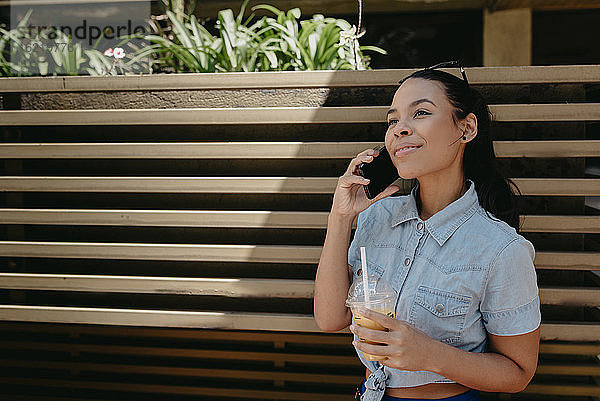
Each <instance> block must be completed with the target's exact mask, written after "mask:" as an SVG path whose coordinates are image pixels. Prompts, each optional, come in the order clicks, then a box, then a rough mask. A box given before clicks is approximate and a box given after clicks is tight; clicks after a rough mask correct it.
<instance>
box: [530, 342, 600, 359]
mask: <svg viewBox="0 0 600 401" xmlns="http://www.w3.org/2000/svg"><path fill="white" fill-rule="evenodd" d="M540 353H542V354H556V355H587V356H597V355H599V354H600V342H598V341H595V342H594V343H580V344H575V343H554V342H542V343H541V344H540Z"/></svg>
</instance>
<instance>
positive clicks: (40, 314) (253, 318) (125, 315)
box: [0, 305, 600, 341]
mask: <svg viewBox="0 0 600 401" xmlns="http://www.w3.org/2000/svg"><path fill="white" fill-rule="evenodd" d="M0 320H8V321H19V322H49V323H77V324H82V323H83V324H110V325H122V326H152V327H193V328H207V329H225V330H231V329H236V330H275V331H304V332H321V330H320V329H319V328H318V326H317V325H316V323H315V321H314V317H313V316H312V315H301V314H276V313H239V312H196V311H166V310H148V309H145V310H144V309H115V308H79V307H66V306H29V305H0ZM336 333H350V331H349V329H348V328H345V329H343V330H340V331H337V332H336ZM540 335H541V338H542V339H543V340H561V341H597V340H598V338H600V324H598V323H543V324H542V326H541V334H540Z"/></svg>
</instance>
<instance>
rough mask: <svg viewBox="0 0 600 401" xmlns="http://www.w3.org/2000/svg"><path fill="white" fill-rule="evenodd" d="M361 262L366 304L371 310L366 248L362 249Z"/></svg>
mask: <svg viewBox="0 0 600 401" xmlns="http://www.w3.org/2000/svg"><path fill="white" fill-rule="evenodd" d="M360 261H361V263H362V272H363V274H362V278H363V288H364V292H365V304H366V306H367V308H369V302H370V301H369V271H368V270H367V250H366V249H365V247H364V246H361V247H360Z"/></svg>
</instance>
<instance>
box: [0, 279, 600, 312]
mask: <svg viewBox="0 0 600 401" xmlns="http://www.w3.org/2000/svg"><path fill="white" fill-rule="evenodd" d="M0 288H4V289H22V290H24V289H29V290H54V291H93V292H133V293H147V294H181V295H218V296H228V297H263V298H277V297H281V298H312V297H313V295H314V294H313V290H314V281H313V280H291V279H253V278H241V279H239V278H236V279H219V278H181V277H137V276H108V275H84V274H45V273H44V274H38V273H0ZM540 297H541V301H542V303H543V304H549V305H578V306H592V307H594V306H600V288H594V287H542V288H540Z"/></svg>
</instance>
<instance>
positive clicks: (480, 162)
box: [400, 69, 522, 233]
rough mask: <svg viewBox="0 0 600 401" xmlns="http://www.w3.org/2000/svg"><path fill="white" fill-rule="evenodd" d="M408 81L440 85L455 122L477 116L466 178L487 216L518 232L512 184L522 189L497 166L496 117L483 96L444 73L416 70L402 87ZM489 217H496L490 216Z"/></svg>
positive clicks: (468, 150) (465, 165)
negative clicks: (475, 133) (413, 80)
mask: <svg viewBox="0 0 600 401" xmlns="http://www.w3.org/2000/svg"><path fill="white" fill-rule="evenodd" d="M408 78H422V79H428V80H431V81H438V82H440V83H441V84H442V86H443V87H444V89H445V92H446V96H447V97H448V100H449V101H450V104H452V106H453V107H454V112H453V113H452V120H453V121H454V123H455V124H456V123H457V122H458V120H462V119H463V118H465V117H466V116H467V115H468V114H469V113H473V114H475V116H477V135H476V136H475V138H473V139H472V140H471V141H469V142H467V144H466V147H465V152H464V155H463V168H464V175H465V178H470V179H471V180H473V182H474V183H475V190H476V192H477V196H478V198H479V204H480V205H481V207H483V208H484V209H485V211H486V213H487V214H488V216H489V213H492V214H493V215H494V216H495V217H496V218H498V219H501V220H503V221H505V222H506V223H508V224H509V225H510V226H512V227H514V228H515V230H516V231H517V233H519V232H520V225H519V204H518V200H517V197H516V195H515V193H514V192H512V191H511V189H510V185H512V186H514V188H515V189H516V191H517V192H518V193H519V195H522V194H521V191H520V190H519V187H517V185H516V184H515V183H514V182H513V181H512V180H511V179H510V178H506V177H504V175H503V174H502V173H501V172H500V171H499V170H498V169H497V167H496V155H495V154H494V147H493V141H492V138H491V135H490V130H491V127H492V122H493V116H492V114H491V113H490V110H489V107H488V105H487V103H486V101H485V100H484V99H483V96H482V95H481V93H479V91H477V90H476V89H473V88H472V87H470V86H469V85H467V84H466V83H465V81H464V80H462V79H460V78H458V77H457V76H455V75H453V74H450V73H447V72H445V71H441V70H436V69H424V70H419V71H416V72H414V73H412V74H411V75H409V76H407V77H406V78H404V79H402V80H401V81H400V85H402V83H404V81H406V80H407V79H408ZM488 212H489V213H488ZM490 218H494V217H493V216H490Z"/></svg>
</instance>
